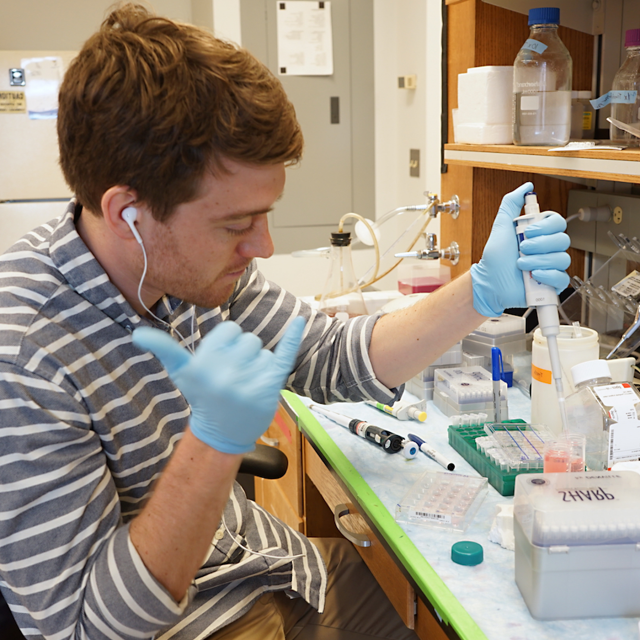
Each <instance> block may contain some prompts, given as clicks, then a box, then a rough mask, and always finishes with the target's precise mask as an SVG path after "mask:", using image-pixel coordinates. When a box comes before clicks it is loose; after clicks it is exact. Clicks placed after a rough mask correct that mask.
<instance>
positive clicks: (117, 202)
mask: <svg viewBox="0 0 640 640" xmlns="http://www.w3.org/2000/svg"><path fill="white" fill-rule="evenodd" d="M100 205H101V207H102V217H103V218H104V221H105V224H106V225H107V227H108V229H109V230H110V231H111V232H112V233H114V234H115V235H116V236H118V237H119V238H122V239H123V240H136V241H137V238H136V237H135V232H134V231H135V230H134V229H132V228H131V226H130V223H129V222H127V220H126V219H125V218H123V216H122V213H123V212H124V211H125V210H126V209H130V208H132V207H135V209H136V210H137V211H138V215H137V216H136V217H137V218H138V219H139V218H140V215H141V214H140V211H141V210H142V209H144V206H143V205H142V204H141V203H138V202H137V194H136V192H135V191H134V190H133V189H130V188H129V187H126V186H120V185H118V186H115V187H110V188H109V189H107V190H106V191H105V192H104V194H103V196H102V200H101V202H100ZM130 214H131V211H129V215H128V216H126V217H127V218H128V219H129V221H131V215H130Z"/></svg>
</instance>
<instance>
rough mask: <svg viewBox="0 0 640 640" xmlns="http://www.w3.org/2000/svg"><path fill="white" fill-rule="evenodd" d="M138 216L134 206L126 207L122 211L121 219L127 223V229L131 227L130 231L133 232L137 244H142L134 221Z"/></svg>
mask: <svg viewBox="0 0 640 640" xmlns="http://www.w3.org/2000/svg"><path fill="white" fill-rule="evenodd" d="M137 217H138V210H137V209H136V208H135V207H127V208H126V209H123V211H122V219H123V220H124V221H125V222H126V223H127V224H128V225H129V229H131V233H133V237H134V238H135V239H136V240H137V241H138V243H139V244H142V238H141V237H140V234H139V233H138V230H137V229H136V225H135V221H136V218H137Z"/></svg>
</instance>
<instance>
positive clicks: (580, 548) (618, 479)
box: [513, 471, 640, 620]
mask: <svg viewBox="0 0 640 640" xmlns="http://www.w3.org/2000/svg"><path fill="white" fill-rule="evenodd" d="M513 511H514V536H515V579H516V584H517V585H518V588H519V589H520V592H521V593H522V596H523V598H524V601H525V602H526V604H527V607H528V608H529V611H530V612H531V615H532V616H533V617H534V618H536V619H538V620H564V619H572V618H601V617H637V616H640V597H639V596H638V594H640V475H639V474H637V473H635V472H634V471H587V472H583V473H546V474H545V473H535V474H521V475H519V476H517V477H516V483H515V494H514V509H513Z"/></svg>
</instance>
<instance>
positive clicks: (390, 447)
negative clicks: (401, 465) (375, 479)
mask: <svg viewBox="0 0 640 640" xmlns="http://www.w3.org/2000/svg"><path fill="white" fill-rule="evenodd" d="M309 409H313V410H314V411H317V412H318V413H321V414H323V415H325V416H327V418H329V419H330V420H333V421H334V422H337V423H338V424H339V425H342V426H343V427H346V428H347V429H349V431H351V433H353V434H355V435H356V436H360V437H361V438H364V439H365V440H368V441H369V442H373V444H375V445H378V446H379V447H380V448H382V449H383V450H384V451H386V452H387V453H398V452H399V451H402V453H403V455H404V457H405V458H413V457H415V456H416V454H417V452H418V448H417V447H416V446H415V444H414V443H413V442H411V441H405V439H404V438H403V437H402V436H399V435H398V434H397V433H392V432H391V431H387V430H386V429H381V428H380V427H376V426H375V425H373V424H369V423H368V422H365V421H364V420H358V419H357V418H349V417H348V416H343V415H342V414H341V413H336V412H335V411H331V410H330V409H327V408H325V407H324V406H322V405H319V404H310V405H309Z"/></svg>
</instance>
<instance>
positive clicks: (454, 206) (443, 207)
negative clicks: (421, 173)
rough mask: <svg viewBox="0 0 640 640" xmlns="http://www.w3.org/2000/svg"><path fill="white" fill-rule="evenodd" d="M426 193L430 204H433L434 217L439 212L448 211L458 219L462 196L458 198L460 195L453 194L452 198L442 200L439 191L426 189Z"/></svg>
mask: <svg viewBox="0 0 640 640" xmlns="http://www.w3.org/2000/svg"><path fill="white" fill-rule="evenodd" d="M424 195H425V196H427V202H428V203H429V204H430V205H431V204H433V213H432V214H431V215H432V216H433V217H435V216H437V215H438V214H439V213H448V214H449V215H450V216H451V217H452V218H453V219H454V220H456V219H457V217H458V215H459V214H460V198H458V196H456V195H453V196H451V200H448V201H447V202H440V199H439V198H438V194H437V193H433V192H431V191H425V192H424Z"/></svg>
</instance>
